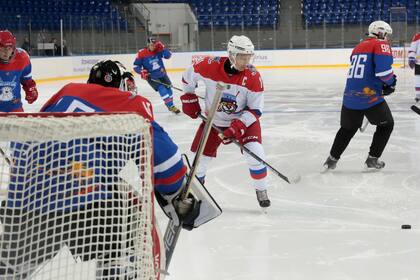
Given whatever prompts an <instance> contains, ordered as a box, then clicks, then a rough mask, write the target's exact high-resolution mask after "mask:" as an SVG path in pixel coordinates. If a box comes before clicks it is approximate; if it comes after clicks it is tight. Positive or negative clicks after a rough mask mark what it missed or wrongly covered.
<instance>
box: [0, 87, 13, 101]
mask: <svg viewBox="0 0 420 280" xmlns="http://www.w3.org/2000/svg"><path fill="white" fill-rule="evenodd" d="M11 100H13V88H12V87H3V88H1V92H0V101H3V102H4V101H11Z"/></svg>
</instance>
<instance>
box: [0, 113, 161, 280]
mask: <svg viewBox="0 0 420 280" xmlns="http://www.w3.org/2000/svg"><path fill="white" fill-rule="evenodd" d="M152 143H153V141H152V133H151V126H150V123H149V121H147V120H145V119H144V118H143V117H142V116H140V115H138V114H135V113H125V112H122V113H34V114H25V113H21V114H0V148H1V151H0V203H1V207H0V275H2V277H4V279H22V280H23V279H32V280H38V279H42V280H50V279H51V280H52V279H54V280H64V279H65V280H70V279H72V280H73V279H78V280H79V279H86V280H87V279H95V280H97V279H104V280H105V279H148V280H149V279H159V277H160V276H159V269H160V263H163V264H164V263H165V261H164V256H162V254H161V252H160V251H161V250H160V242H159V238H158V234H157V229H156V225H155V217H154V202H153V201H154V198H153V180H152V159H153V153H152ZM162 259H163V260H162ZM2 279H3V278H2Z"/></svg>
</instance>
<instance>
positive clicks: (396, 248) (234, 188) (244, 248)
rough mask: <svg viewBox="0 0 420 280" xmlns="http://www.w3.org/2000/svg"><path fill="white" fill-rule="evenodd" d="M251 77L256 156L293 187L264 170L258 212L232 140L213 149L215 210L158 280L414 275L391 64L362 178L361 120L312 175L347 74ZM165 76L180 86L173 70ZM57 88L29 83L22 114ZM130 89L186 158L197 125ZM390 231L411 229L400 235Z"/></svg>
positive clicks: (407, 93)
mask: <svg viewBox="0 0 420 280" xmlns="http://www.w3.org/2000/svg"><path fill="white" fill-rule="evenodd" d="M260 72H261V74H262V77H263V81H264V83H265V111H264V114H263V116H262V118H261V123H262V129H263V145H264V148H265V151H266V155H267V161H268V162H269V163H271V164H272V165H273V166H274V167H276V168H277V169H278V170H279V171H280V172H284V173H285V174H286V175H289V174H293V173H294V172H295V171H294V170H296V171H297V172H299V173H300V174H301V175H302V180H301V182H299V183H298V184H295V185H289V184H287V183H285V182H284V181H283V180H281V179H280V178H278V177H276V175H274V174H272V173H271V174H270V175H269V188H268V194H269V197H270V199H271V202H272V206H271V207H270V208H269V211H268V213H267V214H263V213H262V212H261V210H260V209H259V206H258V204H257V200H256V196H255V191H254V189H253V187H252V185H251V179H250V176H249V171H248V168H247V165H246V162H245V159H244V157H243V155H242V154H241V153H240V151H239V149H238V148H237V147H236V146H234V145H233V144H232V145H228V146H222V147H221V149H220V150H219V155H218V157H217V158H216V159H215V160H214V161H213V162H212V163H211V166H210V169H209V172H208V174H207V178H206V186H207V188H208V190H209V191H210V192H211V193H212V194H213V196H214V197H215V199H216V200H217V201H218V203H219V205H220V206H221V207H222V209H223V214H222V215H221V216H220V217H218V218H217V219H215V220H213V221H211V222H209V223H208V224H205V225H203V226H202V227H200V228H198V229H195V230H193V231H191V232H187V231H183V232H182V233H181V236H180V239H179V241H178V245H177V248H176V251H175V254H174V257H173V259H172V263H171V267H170V270H169V272H170V276H168V277H167V278H166V279H168V280H181V279H182V280H186V279H188V280H216V279H217V280H219V279H223V280H259V279H264V280H274V279H282V280H284V279H285V280H298V279H299V280H300V279H302V280H303V279H305V280H308V279H320V280H321V279H322V280H325V279H331V280H347V279H355V280H356V279H357V280H364V279H366V280H374V279H380V280H388V279H389V280H397V279H401V280H407V279H410V280H414V279H420V166H419V160H420V145H419V143H420V140H419V137H420V116H419V115H416V114H415V113H413V112H412V111H411V110H410V109H409V107H410V106H411V104H413V97H414V93H413V91H414V89H413V81H412V80H413V75H412V73H411V72H410V71H409V70H404V69H396V74H397V75H398V85H397V90H396V92H395V93H394V94H393V95H392V96H389V97H387V102H388V104H389V106H390V108H391V110H392V112H393V115H394V119H395V127H394V131H393V134H392V135H391V138H390V141H389V143H388V146H387V147H386V149H385V152H384V154H383V156H382V159H383V160H384V161H385V163H386V167H385V169H384V170H382V171H380V172H375V173H365V172H364V171H363V164H364V161H365V159H366V157H367V154H368V151H369V146H370V142H371V139H372V135H373V132H374V127H373V126H371V125H370V126H368V128H367V130H366V131H365V132H364V133H360V132H358V133H357V134H356V136H355V137H354V138H353V140H352V142H351V143H350V145H349V147H348V148H347V150H346V151H345V153H344V154H343V156H342V158H341V160H340V161H339V163H338V165H337V169H336V170H335V171H333V172H331V173H327V174H321V173H320V170H321V167H322V164H323V162H324V161H325V159H326V157H327V156H328V154H329V150H330V147H331V145H332V142H333V140H334V137H335V134H336V132H337V130H338V128H339V116H340V108H341V100H342V92H343V88H344V84H345V79H346V72H347V70H346V69H280V70H261V71H260ZM170 77H171V79H172V82H173V83H174V85H176V86H179V87H180V86H181V81H180V77H181V73H180V72H177V73H170ZM79 81H80V82H84V81H82V80H79ZM67 82H68V81H62V82H50V83H44V84H40V85H39V92H40V99H39V100H38V101H37V102H36V104H34V105H31V106H28V105H27V104H26V105H25V110H26V111H37V110H38V109H39V108H40V107H41V105H42V103H43V102H44V101H45V100H46V99H47V98H48V97H49V96H50V95H52V94H53V93H54V92H56V91H57V90H58V89H59V88H61V86H62V85H64V84H65V83H67ZM137 84H138V86H139V91H140V92H141V93H142V94H143V95H144V96H146V97H147V98H149V99H150V100H151V101H152V103H153V105H154V112H155V118H156V120H157V121H158V122H159V123H160V124H161V125H162V126H163V127H164V128H165V130H166V131H168V133H169V134H170V135H171V136H172V138H173V139H174V141H175V142H176V143H177V144H178V145H179V147H180V149H181V151H182V152H187V153H188V151H189V146H190V143H191V141H192V139H193V136H194V133H195V129H196V128H197V127H198V125H199V121H198V120H192V119H189V118H188V117H187V116H184V115H179V116H174V115H173V114H171V113H169V112H168V111H167V110H166V108H165V106H164V105H163V102H162V101H161V99H160V97H159V96H158V94H157V93H154V92H153V91H152V89H151V88H150V87H149V86H148V85H147V84H146V82H145V81H141V80H140V79H139V78H137ZM197 92H198V93H199V92H203V89H202V88H199V89H198V91H197ZM174 93H175V102H176V104H177V105H180V102H179V98H178V97H179V95H180V94H179V92H174ZM158 218H159V223H160V227H161V231H162V232H164V230H165V227H166V221H167V219H166V217H164V216H163V214H162V213H161V212H160V210H158ZM402 224H411V225H412V229H411V230H409V229H406V230H402V229H401V225H402Z"/></svg>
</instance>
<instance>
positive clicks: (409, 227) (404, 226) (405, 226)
mask: <svg viewBox="0 0 420 280" xmlns="http://www.w3.org/2000/svg"><path fill="white" fill-rule="evenodd" d="M401 229H411V225H401Z"/></svg>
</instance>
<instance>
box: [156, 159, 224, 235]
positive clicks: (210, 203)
mask: <svg viewBox="0 0 420 280" xmlns="http://www.w3.org/2000/svg"><path fill="white" fill-rule="evenodd" d="M184 157H185V159H186V161H187V163H188V166H189V161H188V158H187V157H186V156H185V155H184ZM189 169H190V166H189ZM187 174H189V171H188V172H187ZM186 181H187V178H185V180H184V182H183V184H185V183H186ZM182 189H183V188H181V189H179V190H178V191H177V192H175V193H173V194H170V195H161V194H159V193H155V195H156V200H157V201H158V203H159V205H160V207H161V208H162V210H163V212H164V213H165V214H166V216H167V217H168V218H169V219H171V220H173V222H174V225H175V226H179V224H180V222H182V227H183V228H184V229H186V230H192V229H194V228H197V227H199V226H201V225H202V224H205V223H207V222H209V221H211V220H213V219H214V218H216V217H218V216H219V215H221V214H222V209H221V208H220V206H219V205H218V204H217V202H216V201H215V200H214V198H213V197H212V196H211V194H210V193H209V192H208V191H207V189H206V188H205V187H204V185H203V184H202V183H201V182H200V180H198V178H197V177H194V179H193V180H192V187H191V188H190V194H189V195H188V197H187V198H186V199H184V200H181V198H180V196H181V190H182Z"/></svg>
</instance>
